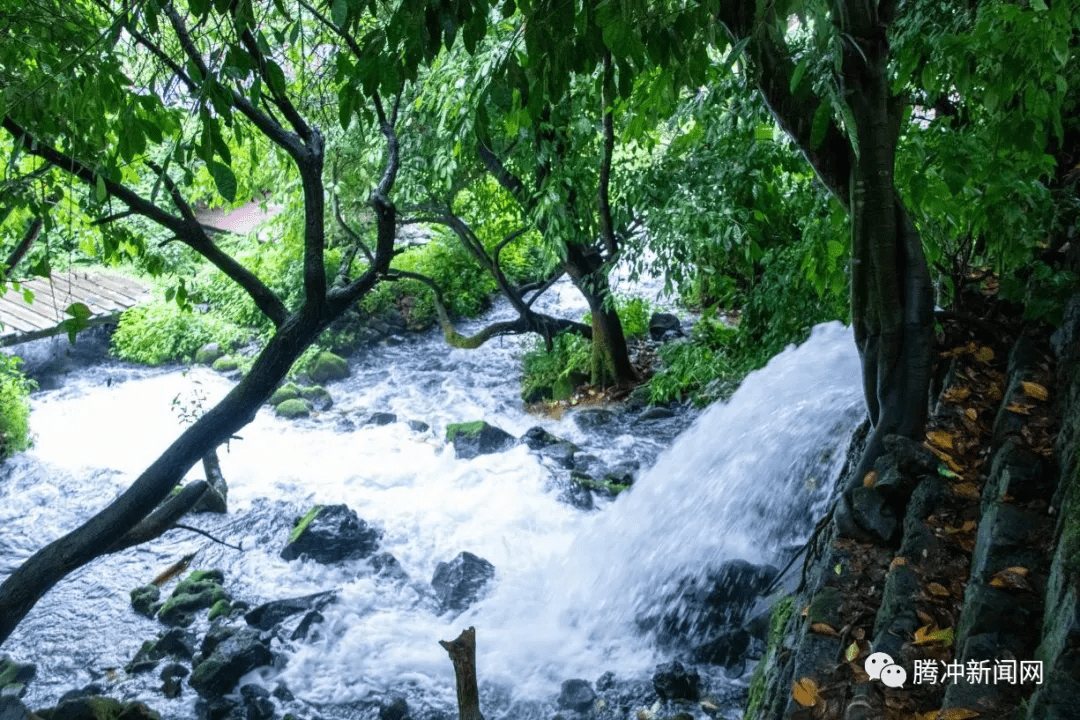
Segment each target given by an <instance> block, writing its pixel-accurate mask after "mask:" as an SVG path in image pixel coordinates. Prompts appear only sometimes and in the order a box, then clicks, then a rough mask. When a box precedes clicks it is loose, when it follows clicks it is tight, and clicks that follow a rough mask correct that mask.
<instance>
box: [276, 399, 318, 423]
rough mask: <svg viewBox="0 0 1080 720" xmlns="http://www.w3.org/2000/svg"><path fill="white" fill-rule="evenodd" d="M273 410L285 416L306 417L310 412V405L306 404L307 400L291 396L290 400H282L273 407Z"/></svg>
mask: <svg viewBox="0 0 1080 720" xmlns="http://www.w3.org/2000/svg"><path fill="white" fill-rule="evenodd" d="M274 410H275V412H277V414H278V415H280V416H281V417H285V418H298V417H307V416H308V415H310V414H311V405H310V404H308V401H307V400H301V399H300V398H293V399H292V400H286V401H284V402H283V403H281V404H280V405H278V406H277V407H276V408H274Z"/></svg>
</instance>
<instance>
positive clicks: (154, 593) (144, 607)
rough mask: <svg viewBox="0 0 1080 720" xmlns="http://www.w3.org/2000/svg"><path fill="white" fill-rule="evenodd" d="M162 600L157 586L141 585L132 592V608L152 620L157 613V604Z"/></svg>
mask: <svg viewBox="0 0 1080 720" xmlns="http://www.w3.org/2000/svg"><path fill="white" fill-rule="evenodd" d="M160 598H161V589H160V588H158V586H157V585H141V586H139V587H137V588H135V589H134V590H132V591H131V607H132V608H134V609H135V612H137V613H139V614H140V615H143V616H144V617H148V618H152V617H154V613H156V612H157V608H156V607H155V603H157V601H158V600H159V599H160Z"/></svg>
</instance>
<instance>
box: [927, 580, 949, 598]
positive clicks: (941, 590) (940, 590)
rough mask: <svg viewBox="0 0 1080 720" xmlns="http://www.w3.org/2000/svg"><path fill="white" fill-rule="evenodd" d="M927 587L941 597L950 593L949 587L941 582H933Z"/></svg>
mask: <svg viewBox="0 0 1080 720" xmlns="http://www.w3.org/2000/svg"><path fill="white" fill-rule="evenodd" d="M926 587H927V589H928V590H929V591H930V592H931V594H933V595H937V596H939V597H945V596H946V595H948V594H949V589H948V588H947V587H945V586H944V585H942V584H941V583H936V582H932V583H930V584H929V585H927V586H926Z"/></svg>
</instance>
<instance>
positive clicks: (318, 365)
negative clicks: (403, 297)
mask: <svg viewBox="0 0 1080 720" xmlns="http://www.w3.org/2000/svg"><path fill="white" fill-rule="evenodd" d="M349 375H350V372H349V361H348V360H346V359H345V358H343V357H341V356H340V355H335V354H334V353H332V352H325V351H324V352H321V353H319V354H318V355H316V356H315V359H314V360H312V361H311V364H310V365H309V366H308V376H309V377H310V378H311V379H312V380H313V381H314V382H316V383H319V384H322V383H325V382H328V381H330V380H343V379H345V378H347V377H349Z"/></svg>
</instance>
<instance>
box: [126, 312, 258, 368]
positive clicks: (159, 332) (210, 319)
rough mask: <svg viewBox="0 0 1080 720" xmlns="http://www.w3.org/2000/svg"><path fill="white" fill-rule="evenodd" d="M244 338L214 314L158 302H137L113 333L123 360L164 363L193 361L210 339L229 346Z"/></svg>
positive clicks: (150, 363) (149, 363)
mask: <svg viewBox="0 0 1080 720" xmlns="http://www.w3.org/2000/svg"><path fill="white" fill-rule="evenodd" d="M241 339H242V334H241V333H240V331H239V330H238V329H237V328H235V327H233V326H232V325H230V324H229V323H227V322H225V321H223V320H221V319H220V318H218V317H215V316H214V315H211V314H208V313H199V312H193V311H190V310H182V309H180V308H179V307H178V306H177V305H176V304H175V303H171V302H164V301H157V302H151V303H146V304H144V305H136V306H135V307H133V308H131V309H130V310H128V311H127V312H125V313H124V314H123V316H122V317H121V318H120V324H119V325H118V326H117V328H116V332H115V333H113V336H112V350H113V354H114V355H116V357H118V358H120V359H121V360H127V361H129V362H136V363H141V364H143V365H160V364H162V363H165V362H170V361H179V362H190V361H191V360H192V358H194V357H195V353H196V351H198V349H199V348H200V347H202V346H203V345H205V344H206V343H209V342H218V343H221V344H222V345H223V346H225V345H231V344H233V343H235V342H238V341H240V340H241Z"/></svg>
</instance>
